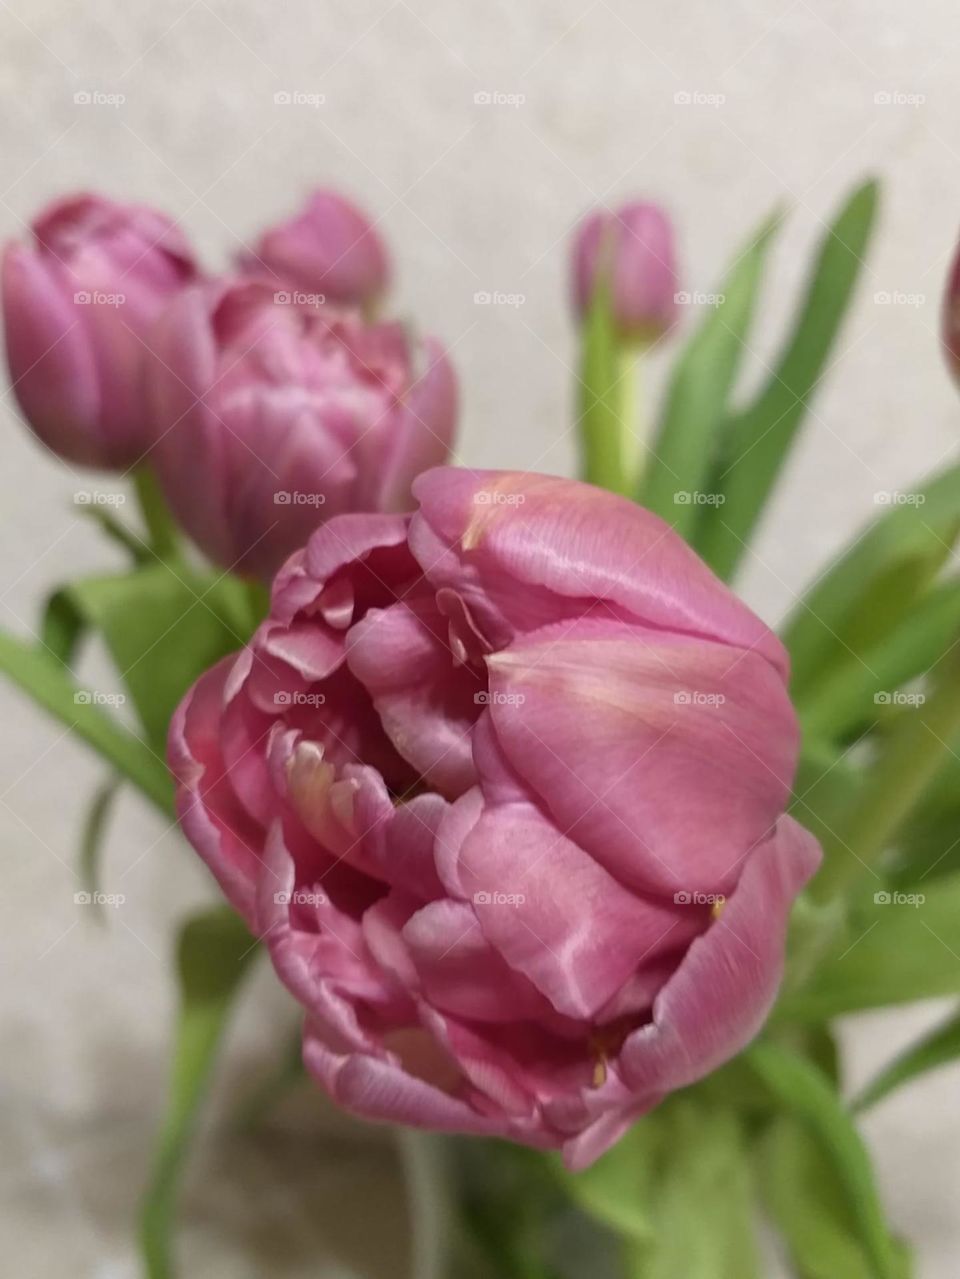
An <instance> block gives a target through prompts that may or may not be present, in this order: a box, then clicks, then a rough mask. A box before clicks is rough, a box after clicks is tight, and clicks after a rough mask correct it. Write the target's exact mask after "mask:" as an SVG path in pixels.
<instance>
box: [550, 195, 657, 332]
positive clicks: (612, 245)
mask: <svg viewBox="0 0 960 1279" xmlns="http://www.w3.org/2000/svg"><path fill="white" fill-rule="evenodd" d="M573 272H574V274H573V288H574V300H575V304H576V308H577V311H578V313H579V314H580V316H581V317H583V316H585V315H586V314H587V312H588V310H589V308H590V304H591V302H592V300H593V296H594V293H595V290H596V288H597V286H598V284H600V283H601V282H604V281H605V282H606V283H607V285H608V287H609V289H610V300H611V307H612V311H613V317H614V321H615V323H616V325H617V327H618V329H619V330H620V333H621V336H622V337H623V338H624V339H626V340H630V341H636V342H642V343H648V342H654V341H656V340H657V339H658V338H660V337H662V336H663V334H664V333H666V332H667V330H668V329H669V328H670V327H671V326H672V324H673V322H674V319H675V312H676V299H675V294H676V291H677V268H676V255H675V250H674V243H673V228H672V227H671V225H670V221H669V219H668V218H667V215H666V214H665V213H664V212H663V210H662V209H660V208H658V207H657V205H655V204H643V203H641V202H639V201H634V202H633V203H631V204H625V205H623V207H622V208H620V209H618V210H617V211H616V212H615V213H610V212H608V211H607V210H598V211H596V212H595V213H591V214H588V216H587V217H586V218H584V220H583V221H582V222H581V224H580V226H579V228H578V230H577V233H576V239H575V243H574V254H573Z"/></svg>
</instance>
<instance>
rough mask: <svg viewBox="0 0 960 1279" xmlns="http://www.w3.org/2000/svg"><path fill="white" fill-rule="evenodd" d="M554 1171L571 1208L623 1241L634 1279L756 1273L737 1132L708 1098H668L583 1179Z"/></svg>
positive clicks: (730, 1278) (714, 1278) (736, 1278)
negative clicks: (573, 1202)
mask: <svg viewBox="0 0 960 1279" xmlns="http://www.w3.org/2000/svg"><path fill="white" fill-rule="evenodd" d="M555 1164H556V1167H557V1171H558V1177H559V1178H560V1180H561V1184H562V1185H563V1186H564V1188H565V1190H566V1192H567V1193H568V1194H569V1195H570V1196H571V1197H572V1198H573V1199H574V1201H575V1202H576V1203H577V1204H578V1205H579V1206H580V1207H581V1208H582V1209H583V1210H584V1211H585V1212H587V1213H588V1214H589V1215H590V1216H591V1217H593V1218H594V1219H595V1220H597V1221H600V1222H602V1223H603V1224H604V1225H605V1226H607V1227H608V1228H609V1229H611V1230H613V1231H614V1232H615V1233H616V1234H617V1235H618V1236H619V1237H620V1238H621V1239H622V1240H623V1244H624V1255H625V1257H626V1258H627V1261H628V1267H627V1273H628V1274H629V1275H630V1276H631V1277H633V1276H635V1277H636V1279H676V1276H678V1275H683V1276H684V1279H751V1276H754V1275H758V1274H759V1270H758V1262H757V1256H756V1247H755V1240H754V1236H753V1223H752V1187H751V1183H750V1176H749V1165H748V1162H747V1159H746V1156H745V1152H744V1148H743V1141H742V1134H741V1131H740V1127H739V1124H738V1123H737V1120H736V1118H735V1116H734V1112H733V1111H732V1110H731V1109H729V1108H727V1107H725V1106H723V1105H722V1104H718V1102H717V1100H716V1098H715V1097H712V1098H711V1097H710V1095H708V1094H705V1095H704V1096H703V1097H701V1098H700V1099H697V1098H695V1097H694V1096H693V1095H692V1094H687V1095H685V1096H678V1097H675V1098H673V1099H671V1100H670V1101H668V1102H666V1103H664V1104H663V1105H662V1106H660V1107H659V1108H658V1109H657V1110H655V1111H653V1112H652V1113H651V1114H649V1115H646V1116H644V1117H643V1118H642V1119H641V1120H639V1121H638V1123H637V1124H636V1125H635V1126H634V1127H633V1128H632V1129H631V1130H630V1132H629V1133H627V1134H626V1135H625V1136H624V1137H623V1138H621V1140H620V1142H619V1143H618V1144H617V1145H616V1146H614V1147H613V1149H612V1150H609V1151H608V1152H607V1153H606V1154H605V1155H603V1156H601V1158H600V1159H599V1160H598V1161H597V1162H596V1163H595V1164H594V1165H592V1167H590V1168H587V1169H585V1170H584V1171H583V1172H581V1173H576V1174H571V1173H567V1172H565V1171H564V1170H563V1169H562V1167H561V1166H560V1164H559V1161H555Z"/></svg>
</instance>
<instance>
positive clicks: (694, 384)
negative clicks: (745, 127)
mask: <svg viewBox="0 0 960 1279" xmlns="http://www.w3.org/2000/svg"><path fill="white" fill-rule="evenodd" d="M779 224H780V215H779V214H776V215H774V216H773V217H771V218H768V219H767V220H766V221H765V222H764V223H763V225H762V226H761V227H760V229H759V230H758V231H757V232H756V234H755V235H754V236H753V238H752V239H751V240H750V242H749V244H748V245H747V247H746V248H745V249H743V250H742V251H741V253H740V254H739V255H738V256H737V259H736V261H735V262H734V264H733V266H732V267H731V268H730V270H729V272H728V275H727V278H726V280H725V281H724V284H723V289H722V293H721V296H722V298H723V301H722V302H720V304H719V305H718V306H717V307H716V309H715V310H713V311H712V312H710V313H709V314H708V315H707V316H706V318H705V319H704V320H703V321H702V322H701V324H700V327H699V328H698V329H697V331H696V332H695V333H694V335H693V337H692V338H691V339H690V341H689V342H688V344H687V347H686V349H685V350H684V352H683V354H682V355H681V357H680V359H679V361H678V363H677V366H676V369H675V371H674V374H673V377H672V379H671V382H670V388H669V391H668V393H667V403H666V408H665V410H664V416H663V420H662V422H661V424H660V429H659V431H658V433H657V436H656V439H655V441H654V443H653V447H652V449H651V451H650V457H649V458H648V461H647V467H646V471H645V474H644V477H643V479H642V481H641V485H640V490H639V494H638V498H637V500H638V501H639V502H640V504H641V505H642V506H646V507H648V508H649V509H650V510H651V511H654V512H656V514H657V515H659V516H661V517H662V518H663V519H665V520H666V521H667V522H668V523H670V524H672V525H673V527H674V528H675V529H676V530H677V532H678V533H680V534H682V536H683V537H685V538H686V539H687V540H688V541H689V542H691V543H693V544H694V545H696V544H697V537H696V530H697V527H698V525H699V523H700V521H701V518H702V515H703V510H704V506H703V503H704V501H705V500H707V499H709V498H710V497H711V496H712V495H711V494H710V493H709V492H707V489H708V477H709V476H710V474H711V471H712V469H713V465H714V462H715V460H716V457H717V453H718V450H719V447H720V439H719V434H718V433H719V429H720V425H721V423H722V421H723V418H724V414H725V413H726V406H727V401H728V399H729V396H730V393H731V390H732V388H733V384H734V381H735V379H736V375H737V371H738V370H739V368H740V364H741V361H742V359H743V354H744V351H745V350H746V342H747V335H748V333H749V331H750V324H751V321H752V319H753V315H754V311H755V309H756V300H757V294H758V292H759V288H760V282H761V279H762V277H763V269H764V266H765V263H766V258H767V253H768V251H769V249H770V247H771V245H772V243H773V238H774V233H775V231H776V230H777V228H778V226H779Z"/></svg>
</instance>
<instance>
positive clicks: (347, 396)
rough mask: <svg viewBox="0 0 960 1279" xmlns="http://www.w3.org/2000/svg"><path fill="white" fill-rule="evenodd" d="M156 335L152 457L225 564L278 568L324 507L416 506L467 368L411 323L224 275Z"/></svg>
mask: <svg viewBox="0 0 960 1279" xmlns="http://www.w3.org/2000/svg"><path fill="white" fill-rule="evenodd" d="M154 346H155V349H156V353H157V358H156V359H155V360H154V361H152V362H151V367H150V371H149V379H148V380H149V389H150V392H151V401H152V406H153V413H154V421H155V425H156V435H157V443H156V447H155V450H154V453H153V455H152V460H153V461H154V462H155V465H156V467H157V472H158V475H159V477H160V481H161V484H162V485H163V488H164V492H165V495H166V498H167V501H168V503H169V504H170V506H171V508H172V510H173V511H174V513H175V515H176V516H177V518H178V520H179V521H180V523H181V524H182V526H183V527H184V528H185V529H186V531H187V532H188V533H189V534H190V535H191V536H192V537H193V539H194V540H195V541H196V543H197V544H198V545H199V546H200V547H201V549H202V550H203V551H205V552H206V554H208V555H209V556H210V558H211V559H213V560H214V561H216V562H217V563H218V564H221V565H222V566H223V567H225V568H229V569H233V570H235V571H237V572H241V573H250V574H254V575H256V576H259V577H263V578H270V577H272V576H273V574H274V573H275V572H276V570H277V569H278V568H279V566H280V565H281V564H282V563H283V561H284V560H285V559H286V557H287V556H288V555H289V554H290V552H291V551H293V550H295V549H296V548H297V547H299V546H302V545H303V543H304V542H305V541H306V539H307V537H308V536H309V535H310V533H311V532H312V531H313V530H314V529H315V528H316V526H317V525H318V524H319V523H320V522H321V521H322V520H325V519H328V518H330V517H331V516H334V515H338V514H341V513H343V512H347V511H405V510H409V509H410V508H411V506H412V498H411V495H410V486H411V484H412V482H413V480H414V479H415V477H416V476H417V475H418V474H419V473H420V471H422V470H424V469H426V468H427V467H430V466H434V465H436V464H437V463H439V462H443V461H445V460H446V458H447V456H448V454H449V451H450V447H451V444H452V439H453V433H454V428H455V424H456V400H457V395H456V383H455V379H454V375H453V371H452V369H451V367H450V364H449V363H448V361H447V359H446V356H445V355H444V354H443V351H442V349H441V348H440V346H439V344H438V343H436V342H434V341H431V340H427V341H426V342H424V343H423V345H422V346H418V345H417V344H415V343H414V342H413V341H412V340H411V338H410V337H409V335H408V334H407V333H406V331H405V330H404V329H403V327H402V326H401V325H399V324H376V325H368V324H365V323H364V322H363V321H362V320H361V319H360V318H359V316H357V315H355V314H344V313H340V312H337V311H335V310H333V309H331V308H329V307H324V306H308V305H303V304H300V303H297V302H295V301H294V300H293V296H292V294H291V293H289V292H288V291H275V290H274V289H273V288H272V287H270V286H268V285H266V284H265V283H263V282H262V281H252V280H246V281H239V282H236V283H229V282H227V283H223V282H221V283H218V284H212V285H199V286H197V287H196V288H194V289H188V290H187V291H186V292H185V293H184V294H183V296H182V297H181V298H179V299H178V300H177V301H176V303H174V305H173V306H172V307H170V309H169V310H168V311H167V312H166V314H165V315H164V317H163V319H162V320H161V322H160V324H159V325H158V328H157V331H156V332H155V334H154Z"/></svg>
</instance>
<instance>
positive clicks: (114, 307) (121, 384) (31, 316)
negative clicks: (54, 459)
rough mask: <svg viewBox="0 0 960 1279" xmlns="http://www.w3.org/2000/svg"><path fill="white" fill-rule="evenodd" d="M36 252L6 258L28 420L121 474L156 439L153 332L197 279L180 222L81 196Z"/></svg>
mask: <svg viewBox="0 0 960 1279" xmlns="http://www.w3.org/2000/svg"><path fill="white" fill-rule="evenodd" d="M32 231H33V239H34V243H33V244H32V245H31V246H30V247H24V246H22V245H19V244H11V245H9V246H8V248H7V250H6V252H5V254H4V258H3V274H2V291H3V318H4V328H5V331H6V345H7V362H8V364H9V368H10V377H11V380H12V382H13V388H14V391H15V392H16V396H17V399H18V401H19V403H20V408H21V410H22V411H23V415H24V417H25V418H26V420H27V421H28V422H29V424H30V426H31V427H32V428H33V430H34V431H35V433H36V434H37V435H38V436H39V437H40V439H41V440H43V442H44V443H45V444H46V445H47V446H48V447H49V448H51V449H53V451H54V452H55V453H58V454H59V455H60V456H61V457H63V458H66V459H67V461H70V462H78V463H80V464H82V465H85V466H97V467H104V468H107V469H114V470H124V469H126V468H127V467H130V466H132V465H134V464H135V463H136V462H137V461H139V460H140V459H141V457H142V456H143V455H144V454H145V453H146V451H147V449H148V448H149V445H150V419H149V414H148V413H147V411H146V406H145V403H144V397H143V381H142V374H143V364H144V355H145V352H146V350H147V343H148V341H149V333H150V329H151V327H152V325H153V323H154V322H155V320H156V318H157V316H158V314H159V313H160V311H161V310H162V309H163V307H164V306H166V304H167V303H168V302H169V301H170V299H171V298H172V297H174V296H175V295H176V294H177V293H178V292H179V291H180V289H182V288H183V287H184V285H185V284H187V283H188V282H189V281H191V280H192V279H193V278H194V277H195V276H196V268H195V266H194V260H193V256H192V254H191V252H190V249H189V247H188V245H187V243H186V241H185V240H184V238H183V236H182V235H181V234H180V232H179V231H178V230H177V228H176V226H175V225H174V224H173V222H171V221H170V219H169V218H167V217H165V216H164V215H163V214H162V213H158V212H156V211H155V210H154V209H149V208H145V207H143V206H140V205H125V204H116V203H114V202H113V201H112V200H107V199H104V198H103V197H102V196H97V195H77V196H71V197H69V198H68V199H64V200H58V201H57V202H56V203H54V204H52V205H50V206H49V207H48V208H47V209H45V210H44V212H43V213H41V215H40V216H39V217H38V218H37V219H36V220H35V221H34V223H33V225H32Z"/></svg>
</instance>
